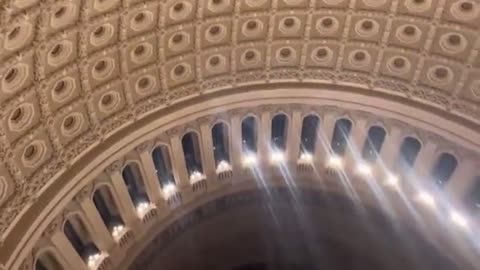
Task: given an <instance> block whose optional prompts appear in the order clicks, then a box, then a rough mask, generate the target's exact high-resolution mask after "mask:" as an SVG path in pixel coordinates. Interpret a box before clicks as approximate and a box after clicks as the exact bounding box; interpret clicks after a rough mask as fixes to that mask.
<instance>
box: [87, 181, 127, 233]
mask: <svg viewBox="0 0 480 270" xmlns="http://www.w3.org/2000/svg"><path fill="white" fill-rule="evenodd" d="M93 203H94V204H95V207H96V208H97V211H98V213H99V214H100V217H101V218H102V221H103V223H104V224H105V226H106V227H107V228H108V229H109V230H110V232H113V231H114V230H115V228H116V227H117V226H120V225H123V224H124V223H123V221H122V218H121V217H120V212H119V210H118V207H117V204H116V203H115V200H114V198H113V194H112V193H111V192H110V189H109V188H108V187H107V186H101V187H100V188H98V189H97V190H95V193H93Z"/></svg>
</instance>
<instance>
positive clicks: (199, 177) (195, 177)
mask: <svg viewBox="0 0 480 270" xmlns="http://www.w3.org/2000/svg"><path fill="white" fill-rule="evenodd" d="M202 179H203V174H202V173H201V172H199V171H194V172H192V174H190V182H197V181H200V180H202Z"/></svg>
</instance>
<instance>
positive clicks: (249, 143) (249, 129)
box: [242, 116, 257, 153]
mask: <svg viewBox="0 0 480 270" xmlns="http://www.w3.org/2000/svg"><path fill="white" fill-rule="evenodd" d="M242 148H243V152H244V153H250V152H253V153H256V152H257V123H256V121H255V117H253V116H249V117H247V118H245V119H244V120H243V121H242Z"/></svg>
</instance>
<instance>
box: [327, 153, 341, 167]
mask: <svg viewBox="0 0 480 270" xmlns="http://www.w3.org/2000/svg"><path fill="white" fill-rule="evenodd" d="M328 166H329V167H333V168H335V169H340V168H342V167H343V160H342V159H341V158H340V157H339V156H330V158H329V159H328Z"/></svg>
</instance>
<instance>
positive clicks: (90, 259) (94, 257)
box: [87, 253, 100, 268]
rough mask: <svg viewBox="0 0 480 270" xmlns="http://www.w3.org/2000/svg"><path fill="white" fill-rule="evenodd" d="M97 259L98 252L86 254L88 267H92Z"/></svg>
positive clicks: (98, 256) (98, 257)
mask: <svg viewBox="0 0 480 270" xmlns="http://www.w3.org/2000/svg"><path fill="white" fill-rule="evenodd" d="M99 259H100V254H99V253H95V254H92V255H90V256H88V262H87V264H88V267H90V268H93V267H94V266H95V264H96V263H97V261H98V260H99Z"/></svg>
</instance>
